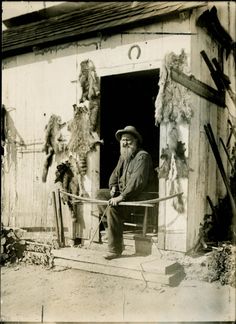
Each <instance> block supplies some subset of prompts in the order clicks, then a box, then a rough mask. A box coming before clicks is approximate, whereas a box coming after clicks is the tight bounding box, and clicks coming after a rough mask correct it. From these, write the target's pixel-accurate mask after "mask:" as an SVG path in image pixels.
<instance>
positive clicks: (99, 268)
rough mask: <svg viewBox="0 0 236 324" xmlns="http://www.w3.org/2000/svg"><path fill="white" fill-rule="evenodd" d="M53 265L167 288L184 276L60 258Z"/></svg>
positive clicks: (179, 272)
mask: <svg viewBox="0 0 236 324" xmlns="http://www.w3.org/2000/svg"><path fill="white" fill-rule="evenodd" d="M54 265H55V266H61V267H66V268H73V269H78V270H82V271H88V272H93V273H102V274H105V275H110V276H116V277H123V278H130V279H136V280H140V281H144V282H147V283H148V282H150V283H158V284H164V285H169V286H175V285H177V284H178V283H179V281H180V278H183V276H184V274H183V272H182V271H177V272H175V273H174V274H169V275H163V274H157V273H151V272H146V271H142V270H135V269H126V268H118V267H115V266H111V265H109V264H107V265H103V264H98V263H85V262H79V261H74V260H66V259H61V258H55V259H54Z"/></svg>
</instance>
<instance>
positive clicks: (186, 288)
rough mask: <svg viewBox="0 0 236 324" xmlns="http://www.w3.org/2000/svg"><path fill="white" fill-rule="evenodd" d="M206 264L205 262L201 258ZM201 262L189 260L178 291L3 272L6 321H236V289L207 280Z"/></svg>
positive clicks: (55, 273)
mask: <svg viewBox="0 0 236 324" xmlns="http://www.w3.org/2000/svg"><path fill="white" fill-rule="evenodd" d="M200 261H201V260H200ZM202 264H203V263H202V262H199V260H197V261H196V262H194V261H191V262H188V260H187V261H185V272H186V277H185V279H184V280H183V281H182V282H181V283H180V285H179V286H177V287H169V286H162V285H160V286H156V287H155V288H149V287H146V285H145V282H142V281H138V280H133V279H126V278H120V277H115V276H107V275H103V274H96V273H90V272H85V271H81V270H75V269H65V268H60V267H56V268H53V269H50V270H49V269H48V270H47V269H46V268H43V267H42V266H39V265H38V266H37V265H25V264H20V265H14V266H9V267H6V266H5V267H2V269H1V321H2V322H10V321H11V322H50V323H51V322H67V323H68V322H90V323H93V322H102V323H105V322H145V323H146V322H183V321H187V322H193V321H204V322H206V321H234V320H235V289H234V288H232V287H230V286H222V285H220V283H218V282H213V283H209V282H206V281H204V280H203V279H202V278H203V277H204V271H205V269H204V266H202Z"/></svg>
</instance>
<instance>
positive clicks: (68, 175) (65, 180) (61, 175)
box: [55, 161, 80, 214]
mask: <svg viewBox="0 0 236 324" xmlns="http://www.w3.org/2000/svg"><path fill="white" fill-rule="evenodd" d="M57 182H60V183H61V186H62V188H63V189H64V191H66V192H68V193H71V194H74V195H79V193H80V188H79V182H78V178H77V176H76V175H75V173H74V172H73V168H72V165H71V163H70V162H69V161H66V162H64V163H61V164H59V165H57V170H56V179H55V183H57ZM62 199H63V203H64V204H65V203H67V205H68V207H69V209H70V211H71V212H72V214H74V212H75V209H74V205H73V203H72V198H71V197H69V196H67V195H63V196H62Z"/></svg>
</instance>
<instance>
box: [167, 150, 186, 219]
mask: <svg viewBox="0 0 236 324" xmlns="http://www.w3.org/2000/svg"><path fill="white" fill-rule="evenodd" d="M170 164H171V166H170V172H169V178H168V180H169V183H170V190H169V194H170V195H174V194H177V193H180V192H182V186H181V182H180V178H179V177H178V175H177V167H176V162H175V158H174V155H173V154H172V156H171V162H170ZM172 204H173V207H174V209H175V210H176V211H177V212H178V213H183V212H184V201H183V197H182V195H181V196H177V197H174V198H173V203H172Z"/></svg>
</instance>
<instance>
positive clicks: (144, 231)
mask: <svg viewBox="0 0 236 324" xmlns="http://www.w3.org/2000/svg"><path fill="white" fill-rule="evenodd" d="M147 218H148V207H145V211H144V218H143V236H146V233H147Z"/></svg>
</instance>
